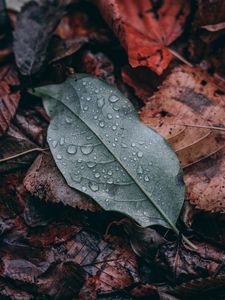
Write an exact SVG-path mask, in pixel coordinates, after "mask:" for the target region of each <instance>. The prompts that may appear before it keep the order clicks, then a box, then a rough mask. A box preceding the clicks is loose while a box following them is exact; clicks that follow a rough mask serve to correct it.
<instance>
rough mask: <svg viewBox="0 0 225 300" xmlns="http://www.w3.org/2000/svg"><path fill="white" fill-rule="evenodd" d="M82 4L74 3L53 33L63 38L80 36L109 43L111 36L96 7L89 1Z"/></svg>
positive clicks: (88, 39) (90, 40) (88, 40)
mask: <svg viewBox="0 0 225 300" xmlns="http://www.w3.org/2000/svg"><path fill="white" fill-rule="evenodd" d="M82 4H83V3H82ZM82 4H81V3H78V4H77V5H76V4H75V6H74V7H72V8H71V9H70V10H69V11H68V13H67V14H66V15H65V16H63V18H62V19H61V21H60V23H59V25H58V26H57V28H56V31H55V33H56V34H57V35H58V36H60V37H61V38H62V39H64V40H70V39H74V38H81V39H86V41H87V42H97V43H103V44H107V43H109V42H110V38H111V37H112V36H111V34H110V32H109V30H108V29H107V28H106V26H105V23H104V21H103V20H102V19H101V16H100V14H99V12H98V10H97V9H96V7H95V6H94V5H93V4H91V3H85V5H82Z"/></svg>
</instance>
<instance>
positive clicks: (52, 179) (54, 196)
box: [24, 154, 100, 211]
mask: <svg viewBox="0 0 225 300" xmlns="http://www.w3.org/2000/svg"><path fill="white" fill-rule="evenodd" d="M24 185H25V187H26V189H27V190H28V191H29V192H30V193H31V194H32V195H34V196H36V197H39V198H40V199H43V200H45V201H47V202H56V203H58V202H62V203H64V204H65V205H70V206H72V207H75V208H79V209H83V210H89V211H98V210H100V208H99V207H98V205H97V204H95V203H93V201H92V199H90V198H87V197H85V196H84V195H82V194H80V193H79V192H78V191H76V190H74V189H71V188H70V187H69V186H68V185H67V184H66V182H65V180H64V178H63V177H62V175H61V174H60V172H59V170H58V169H57V167H56V165H55V163H54V160H53V158H52V156H51V155H48V154H40V155H39V156H38V157H37V159H36V160H35V161H34V163H33V164H32V166H31V168H30V169H29V170H28V172H27V175H26V177H25V179H24ZM59 187H60V188H59Z"/></svg>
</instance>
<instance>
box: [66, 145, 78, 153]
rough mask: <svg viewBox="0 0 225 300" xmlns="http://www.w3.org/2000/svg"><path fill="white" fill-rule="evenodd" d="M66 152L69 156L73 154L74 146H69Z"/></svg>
mask: <svg viewBox="0 0 225 300" xmlns="http://www.w3.org/2000/svg"><path fill="white" fill-rule="evenodd" d="M67 152H68V153H69V154H75V153H76V152H77V147H76V146H74V145H69V146H68V147H67Z"/></svg>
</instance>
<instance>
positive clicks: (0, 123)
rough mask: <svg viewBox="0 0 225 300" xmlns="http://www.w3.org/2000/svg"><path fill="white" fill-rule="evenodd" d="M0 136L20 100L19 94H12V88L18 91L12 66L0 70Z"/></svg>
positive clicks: (7, 125)
mask: <svg viewBox="0 0 225 300" xmlns="http://www.w3.org/2000/svg"><path fill="white" fill-rule="evenodd" d="M0 82H1V86H0V136H1V135H3V133H4V132H5V131H6V130H7V128H8V127H9V124H10V121H11V119H12V118H13V116H14V114H15V112H16V109H17V105H18V103H19V100H20V93H19V92H18V91H16V92H14V91H13V87H14V86H16V87H17V90H18V86H19V79H18V76H17V72H16V70H15V68H14V67H12V66H5V67H1V68H0Z"/></svg>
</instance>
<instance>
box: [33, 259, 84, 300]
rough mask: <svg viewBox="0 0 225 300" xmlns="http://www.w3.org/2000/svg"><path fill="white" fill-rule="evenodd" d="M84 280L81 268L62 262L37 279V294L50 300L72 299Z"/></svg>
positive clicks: (71, 263) (70, 262) (69, 262)
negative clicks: (50, 299) (46, 296)
mask: <svg viewBox="0 0 225 300" xmlns="http://www.w3.org/2000/svg"><path fill="white" fill-rule="evenodd" d="M84 280H85V273H84V270H83V268H82V267H81V266H79V265H78V264H76V263H74V262H73V261H66V262H62V263H59V264H57V265H56V266H53V267H52V268H51V270H48V271H47V272H46V273H45V274H43V275H41V276H40V277H39V278H38V283H37V284H38V286H39V287H38V292H39V293H40V295H43V294H44V295H48V296H49V297H51V298H52V299H72V298H73V297H74V296H75V295H76V294H78V293H79V292H80V289H81V287H82V285H83V284H84Z"/></svg>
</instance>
